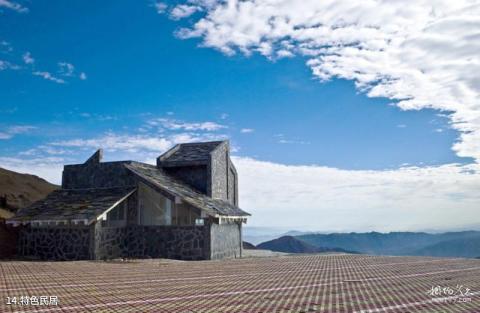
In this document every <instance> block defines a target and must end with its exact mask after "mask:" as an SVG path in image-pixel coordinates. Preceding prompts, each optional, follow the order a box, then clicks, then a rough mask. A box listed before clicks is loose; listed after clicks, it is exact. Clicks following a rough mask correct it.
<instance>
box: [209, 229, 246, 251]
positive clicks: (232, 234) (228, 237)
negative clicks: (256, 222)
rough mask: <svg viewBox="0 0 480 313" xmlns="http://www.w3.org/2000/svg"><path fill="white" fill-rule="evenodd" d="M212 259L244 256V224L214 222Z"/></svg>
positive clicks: (211, 234) (211, 232) (211, 231)
mask: <svg viewBox="0 0 480 313" xmlns="http://www.w3.org/2000/svg"><path fill="white" fill-rule="evenodd" d="M210 237H211V251H210V259H212V260H218V259H228V258H241V257H242V244H241V242H242V225H241V224H239V223H231V224H220V225H219V224H212V225H211V228H210Z"/></svg>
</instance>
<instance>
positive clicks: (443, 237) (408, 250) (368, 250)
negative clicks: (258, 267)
mask: <svg viewBox="0 0 480 313" xmlns="http://www.w3.org/2000/svg"><path fill="white" fill-rule="evenodd" d="M257 247H258V248H260V249H269V250H273V251H280V252H290V253H314V252H328V251H336V252H358V253H364V254H372V255H398V256H403V255H413V256H436V257H465V258H474V257H479V256H480V232H478V231H464V232H448V233H441V234H428V233H421V232H391V233H377V232H370V233H333V234H305V235H299V236H295V237H292V236H281V237H280V238H278V239H274V240H271V241H267V242H264V243H261V244H259V245H257Z"/></svg>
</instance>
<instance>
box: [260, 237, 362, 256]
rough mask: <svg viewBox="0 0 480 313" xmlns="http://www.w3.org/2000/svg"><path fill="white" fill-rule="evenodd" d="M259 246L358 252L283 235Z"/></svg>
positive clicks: (293, 250) (299, 250)
mask: <svg viewBox="0 0 480 313" xmlns="http://www.w3.org/2000/svg"><path fill="white" fill-rule="evenodd" d="M257 248H258V249H263V250H272V251H277V252H286V253H322V252H344V253H356V252H353V251H347V250H345V249H341V248H333V247H332V248H325V247H317V246H314V245H311V244H309V243H307V242H305V241H303V240H300V239H298V238H296V237H293V236H282V237H280V238H277V239H274V240H270V241H267V242H263V243H261V244H259V245H257Z"/></svg>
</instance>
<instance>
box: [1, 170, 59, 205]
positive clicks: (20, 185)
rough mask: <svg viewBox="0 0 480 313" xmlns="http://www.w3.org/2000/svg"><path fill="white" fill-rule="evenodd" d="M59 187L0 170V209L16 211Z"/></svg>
mask: <svg viewBox="0 0 480 313" xmlns="http://www.w3.org/2000/svg"><path fill="white" fill-rule="evenodd" d="M57 188H59V186H56V185H53V184H50V183H49V182H47V181H46V180H44V179H42V178H40V177H38V176H34V175H29V174H20V173H16V172H13V171H9V170H6V169H3V168H0V209H6V210H8V211H12V212H14V211H16V210H18V209H19V208H22V207H25V206H28V205H30V204H31V203H33V202H35V201H37V200H40V199H42V198H44V197H45V196H46V195H48V194H49V193H50V192H52V191H53V190H55V189H57Z"/></svg>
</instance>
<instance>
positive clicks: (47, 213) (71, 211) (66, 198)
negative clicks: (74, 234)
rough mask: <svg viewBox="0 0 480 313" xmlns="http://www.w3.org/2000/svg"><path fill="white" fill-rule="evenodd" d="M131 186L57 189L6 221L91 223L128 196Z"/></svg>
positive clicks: (131, 191) (131, 190)
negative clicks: (76, 221) (80, 221)
mask: <svg viewBox="0 0 480 313" xmlns="http://www.w3.org/2000/svg"><path fill="white" fill-rule="evenodd" d="M135 189H136V188H135V187H120V188H91V189H59V190H55V191H53V192H52V193H50V194H49V195H48V196H47V197H46V198H45V199H43V200H40V201H37V202H35V203H33V204H32V205H31V206H29V207H26V208H24V209H21V210H19V211H18V212H17V214H16V215H15V217H13V218H11V219H9V221H19V222H24V221H46V220H50V221H51V220H56V221H60V220H68V221H72V220H88V222H91V221H93V220H94V219H96V218H97V217H98V216H100V215H101V214H103V213H104V212H105V211H106V210H108V209H110V208H112V207H113V206H115V205H117V204H119V203H120V202H121V200H123V199H125V198H126V197H128V196H129V195H130V194H131V193H133V191H135Z"/></svg>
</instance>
